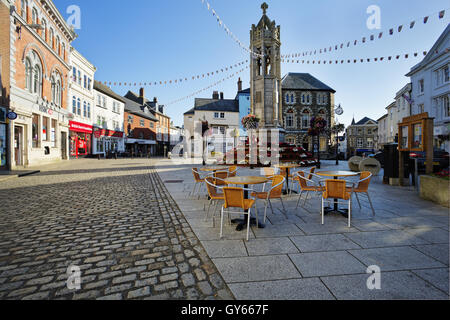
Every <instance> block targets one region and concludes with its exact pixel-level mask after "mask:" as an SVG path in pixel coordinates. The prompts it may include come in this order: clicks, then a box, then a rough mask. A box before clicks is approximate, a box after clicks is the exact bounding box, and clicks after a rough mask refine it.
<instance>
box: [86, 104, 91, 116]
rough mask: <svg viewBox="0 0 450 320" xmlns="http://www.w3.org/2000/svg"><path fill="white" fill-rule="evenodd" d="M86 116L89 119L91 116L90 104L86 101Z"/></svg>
mask: <svg viewBox="0 0 450 320" xmlns="http://www.w3.org/2000/svg"><path fill="white" fill-rule="evenodd" d="M87 117H88V118H89V119H90V118H91V104H90V103H88V105H87Z"/></svg>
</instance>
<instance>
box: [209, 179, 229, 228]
mask: <svg viewBox="0 0 450 320" xmlns="http://www.w3.org/2000/svg"><path fill="white" fill-rule="evenodd" d="M218 181H219V178H213V177H207V178H206V179H205V183H206V189H207V190H208V195H209V206H208V211H207V212H206V215H205V221H207V220H208V218H209V212H210V209H211V205H212V204H215V207H214V211H213V228H215V227H216V219H215V218H216V212H217V206H218V204H219V202H220V201H224V200H225V198H224V194H223V192H219V190H223V187H220V186H219V185H217V184H216V183H217V182H218Z"/></svg>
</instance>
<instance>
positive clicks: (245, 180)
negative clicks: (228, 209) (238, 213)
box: [225, 176, 269, 231]
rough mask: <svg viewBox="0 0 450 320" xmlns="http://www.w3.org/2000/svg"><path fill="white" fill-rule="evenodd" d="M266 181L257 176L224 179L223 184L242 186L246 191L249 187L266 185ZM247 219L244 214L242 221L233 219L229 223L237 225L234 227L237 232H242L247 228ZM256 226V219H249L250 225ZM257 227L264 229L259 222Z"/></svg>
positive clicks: (245, 196) (246, 194)
mask: <svg viewBox="0 0 450 320" xmlns="http://www.w3.org/2000/svg"><path fill="white" fill-rule="evenodd" d="M268 181H269V179H267V178H265V177H257V176H242V177H231V178H227V179H225V182H226V183H227V184H232V185H242V186H244V188H245V189H248V186H249V185H257V184H263V183H267V182H268ZM244 198H245V199H248V191H247V190H244ZM247 219H248V217H247V214H245V216H244V219H234V220H231V222H232V223H237V224H238V225H237V227H236V230H237V231H242V230H244V229H245V227H246V226H247ZM256 224H257V223H256V219H255V218H251V219H250V225H251V226H253V225H256ZM258 226H259V228H260V229H264V228H265V226H264V224H262V223H259V222H258Z"/></svg>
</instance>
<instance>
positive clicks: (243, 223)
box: [231, 218, 266, 231]
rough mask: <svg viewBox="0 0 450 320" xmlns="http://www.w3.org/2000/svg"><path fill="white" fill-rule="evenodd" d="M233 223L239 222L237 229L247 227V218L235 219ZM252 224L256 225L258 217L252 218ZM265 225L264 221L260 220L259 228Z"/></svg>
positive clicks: (240, 229)
mask: <svg viewBox="0 0 450 320" xmlns="http://www.w3.org/2000/svg"><path fill="white" fill-rule="evenodd" d="M231 223H233V224H237V227H236V231H242V230H244V229H247V219H233V220H231ZM250 226H256V218H250ZM265 227H266V226H265V225H264V224H263V223H261V222H258V228H259V229H264V228H265Z"/></svg>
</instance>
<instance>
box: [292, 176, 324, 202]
mask: <svg viewBox="0 0 450 320" xmlns="http://www.w3.org/2000/svg"><path fill="white" fill-rule="evenodd" d="M309 176H311V177H314V176H316V177H318V176H317V175H315V174H312V173H310V174H309ZM294 180H296V181H297V182H298V200H297V206H296V207H295V209H298V205H299V204H300V200H301V198H302V195H303V194H304V193H305V201H304V203H303V207H304V206H305V205H306V201H308V196H309V194H310V192H314V193H320V192H322V191H323V190H324V188H323V187H322V186H321V185H320V180H319V182H315V181H313V180H311V179H308V178H306V177H305V172H303V171H299V172H297V173H296V175H295V177H294Z"/></svg>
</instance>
